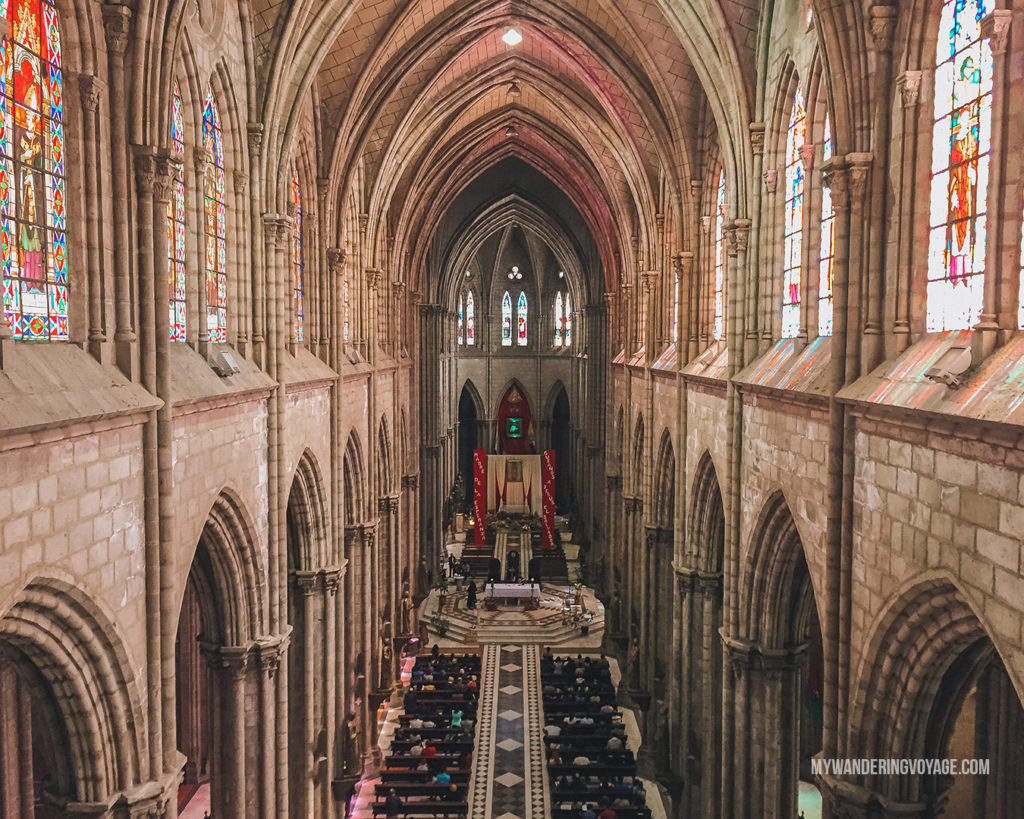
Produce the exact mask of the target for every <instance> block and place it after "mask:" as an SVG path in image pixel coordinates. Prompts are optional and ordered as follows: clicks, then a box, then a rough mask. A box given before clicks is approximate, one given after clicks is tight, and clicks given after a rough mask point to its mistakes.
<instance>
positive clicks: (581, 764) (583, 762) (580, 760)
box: [572, 754, 590, 768]
mask: <svg viewBox="0 0 1024 819" xmlns="http://www.w3.org/2000/svg"><path fill="white" fill-rule="evenodd" d="M572 764H573V765H575V766H576V767H577V768H585V767H586V766H587V765H589V764H590V758H589V757H587V756H584V755H583V754H580V755H579V756H578V757H576V758H575V759H573V761H572Z"/></svg>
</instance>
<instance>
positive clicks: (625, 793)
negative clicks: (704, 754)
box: [541, 649, 651, 819]
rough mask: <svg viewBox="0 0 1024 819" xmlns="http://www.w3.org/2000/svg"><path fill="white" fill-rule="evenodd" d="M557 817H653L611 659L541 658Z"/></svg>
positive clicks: (632, 818) (617, 818)
mask: <svg viewBox="0 0 1024 819" xmlns="http://www.w3.org/2000/svg"><path fill="white" fill-rule="evenodd" d="M541 685H542V687H543V688H542V693H543V700H544V720H545V728H544V734H545V737H544V742H545V744H546V751H547V761H548V777H549V780H550V783H551V797H552V806H553V807H552V817H553V818H554V819H649V818H650V816H651V812H650V810H649V809H648V808H647V795H646V793H645V791H644V786H643V783H642V782H641V780H640V779H639V778H638V777H637V775H636V759H635V758H634V756H633V752H632V750H631V749H630V748H629V747H628V746H629V741H628V739H627V736H626V729H625V726H624V725H623V722H622V715H621V713H620V711H619V709H618V701H617V698H616V695H615V686H614V685H613V683H612V677H611V668H610V666H609V663H608V661H607V659H605V657H604V656H603V655H602V656H601V657H599V658H591V657H584V656H582V655H577V656H576V657H556V656H554V655H553V654H552V653H551V650H550V649H548V650H547V651H546V652H545V653H544V656H543V657H542V658H541Z"/></svg>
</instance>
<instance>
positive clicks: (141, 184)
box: [135, 146, 157, 198]
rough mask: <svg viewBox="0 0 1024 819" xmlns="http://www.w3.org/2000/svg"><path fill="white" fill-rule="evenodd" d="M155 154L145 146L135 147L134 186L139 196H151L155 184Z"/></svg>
mask: <svg viewBox="0 0 1024 819" xmlns="http://www.w3.org/2000/svg"><path fill="white" fill-rule="evenodd" d="M156 174H157V168H156V156H155V155H154V154H152V153H150V150H149V149H148V148H145V147H138V146H137V147H136V148H135V188H136V190H137V191H138V192H139V197H140V198H141V197H147V198H148V197H151V196H152V195H153V189H154V186H155V185H156Z"/></svg>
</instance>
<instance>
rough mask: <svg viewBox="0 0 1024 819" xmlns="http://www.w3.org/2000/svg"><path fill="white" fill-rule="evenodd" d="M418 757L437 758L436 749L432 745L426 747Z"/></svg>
mask: <svg viewBox="0 0 1024 819" xmlns="http://www.w3.org/2000/svg"><path fill="white" fill-rule="evenodd" d="M420 755H421V756H426V757H431V756H437V748H436V747H434V746H433V745H428V746H427V747H426V748H424V749H423V751H422V753H421V754H420Z"/></svg>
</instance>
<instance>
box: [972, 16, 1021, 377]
mask: <svg viewBox="0 0 1024 819" xmlns="http://www.w3.org/2000/svg"><path fill="white" fill-rule="evenodd" d="M1012 21H1013V12H1012V11H1010V10H1009V9H995V10H993V11H991V12H989V13H988V15H987V16H986V17H985V18H984V19H983V20H982V21H981V33H982V36H983V37H985V38H987V39H988V41H989V47H990V48H991V50H992V78H993V83H992V142H991V145H990V146H989V176H988V179H989V182H988V185H989V187H988V202H987V203H985V205H984V207H985V210H986V213H987V214H989V216H987V217H986V220H985V229H986V232H987V233H988V238H987V241H986V245H985V291H984V292H985V295H984V304H983V307H982V313H981V317H980V318H979V320H978V323H977V325H975V327H974V330H975V333H974V347H975V356H974V360H975V362H979V361H981V360H982V359H984V358H986V357H988V356H989V355H991V353H992V351H993V350H995V347H996V343H997V342H998V331H999V330H1000V329H1002V330H1008V331H1011V332H1012V331H1013V330H1016V329H1017V321H1016V319H1017V315H1016V313H1017V311H1016V307H1017V297H1018V294H1019V291H1018V290H1017V288H1009V293H1012V297H1011V298H1004V293H1005V294H1007V295H1009V293H1007V288H1003V289H1002V290H1001V289H1000V286H999V285H1000V282H1001V281H1003V279H1004V278H1005V279H1011V280H1013V281H1017V278H1018V277H1017V276H1015V275H1014V276H1010V275H1004V273H1003V271H1004V270H1005V269H1006V265H1005V264H1004V261H1009V262H1010V265H1011V269H1012V270H1013V271H1014V273H1016V268H1017V267H1018V265H1019V263H1020V256H1019V255H1018V254H1017V253H1015V254H1014V255H1013V256H1012V257H1010V259H1009V260H1007V259H1006V258H1005V254H1004V253H1003V233H1004V229H1003V226H1004V223H1005V220H1004V219H1001V218H1000V215H1001V214H1002V213H1003V212H1004V208H1003V201H1004V200H1003V196H1004V191H1003V188H1004V186H1005V179H1006V153H1007V151H1006V147H1007V146H1008V145H1010V144H1011V143H1010V141H1009V140H1008V139H1007V128H1008V126H1009V118H1008V117H1007V115H1006V111H1007V100H1006V97H1007V90H1008V89H1009V88H1010V82H1009V80H1010V78H1009V76H1008V73H1007V66H1008V63H1009V61H1008V60H1007V57H1006V44H1007V40H1008V38H1009V34H1010V23H1011V22H1012ZM1015 207H1016V208H1017V210H1018V211H1019V210H1020V201H1019V199H1018V200H1017V202H1016V204H1015ZM990 217H991V218H990ZM1013 246H1014V248H1015V250H1016V248H1017V244H1016V243H1014V244H1013ZM1007 302H1008V304H1007Z"/></svg>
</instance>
